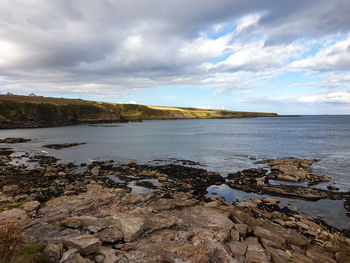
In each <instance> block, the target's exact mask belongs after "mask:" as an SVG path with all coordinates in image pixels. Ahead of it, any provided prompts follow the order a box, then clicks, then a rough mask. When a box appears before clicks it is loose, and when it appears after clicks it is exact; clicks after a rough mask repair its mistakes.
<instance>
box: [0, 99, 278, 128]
mask: <svg viewBox="0 0 350 263" xmlns="http://www.w3.org/2000/svg"><path fill="white" fill-rule="evenodd" d="M277 116H278V114H276V113H264V112H244V111H230V110H214V109H198V108H184V107H160V106H148V105H139V104H123V103H107V102H99V101H86V100H81V99H64V98H50V97H42V96H20V95H1V94H0V129H17V128H44V127H45V128H46V127H60V126H68V125H77V124H96V123H122V122H129V121H131V122H132V121H142V120H178V119H181V120H182V119H232V118H254V117H277Z"/></svg>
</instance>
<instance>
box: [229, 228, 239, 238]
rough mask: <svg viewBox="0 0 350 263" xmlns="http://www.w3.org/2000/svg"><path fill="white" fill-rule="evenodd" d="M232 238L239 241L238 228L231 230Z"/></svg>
mask: <svg viewBox="0 0 350 263" xmlns="http://www.w3.org/2000/svg"><path fill="white" fill-rule="evenodd" d="M231 240H232V241H239V232H238V231H237V230H236V229H232V230H231Z"/></svg>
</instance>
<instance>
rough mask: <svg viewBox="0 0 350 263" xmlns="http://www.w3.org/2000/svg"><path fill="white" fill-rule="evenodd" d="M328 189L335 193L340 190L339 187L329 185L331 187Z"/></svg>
mask: <svg viewBox="0 0 350 263" xmlns="http://www.w3.org/2000/svg"><path fill="white" fill-rule="evenodd" d="M327 189H329V190H333V191H338V190H339V188H338V187H336V186H334V185H331V184H329V185H328V186H327Z"/></svg>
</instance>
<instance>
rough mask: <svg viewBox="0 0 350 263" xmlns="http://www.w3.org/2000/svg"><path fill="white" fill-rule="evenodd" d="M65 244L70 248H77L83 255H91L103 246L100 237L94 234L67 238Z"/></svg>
mask: <svg viewBox="0 0 350 263" xmlns="http://www.w3.org/2000/svg"><path fill="white" fill-rule="evenodd" d="M64 244H65V245H66V246H67V247H70V248H76V249H78V251H79V252H80V253H81V254H82V255H90V254H92V253H95V252H98V251H99V248H100V246H101V242H100V240H99V239H97V238H96V237H94V236H92V235H81V236H77V237H72V238H69V239H66V240H65V241H64Z"/></svg>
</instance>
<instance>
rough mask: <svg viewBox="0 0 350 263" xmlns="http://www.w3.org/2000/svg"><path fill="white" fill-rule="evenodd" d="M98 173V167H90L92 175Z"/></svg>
mask: <svg viewBox="0 0 350 263" xmlns="http://www.w3.org/2000/svg"><path fill="white" fill-rule="evenodd" d="M99 174H100V169H99V168H98V167H97V166H95V167H94V168H92V169H91V175H92V176H98V175H99Z"/></svg>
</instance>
